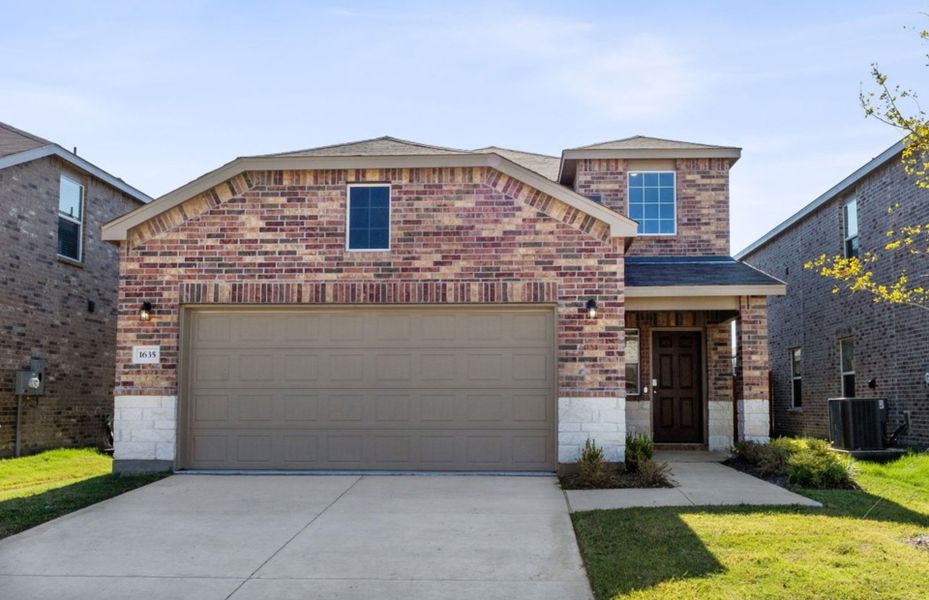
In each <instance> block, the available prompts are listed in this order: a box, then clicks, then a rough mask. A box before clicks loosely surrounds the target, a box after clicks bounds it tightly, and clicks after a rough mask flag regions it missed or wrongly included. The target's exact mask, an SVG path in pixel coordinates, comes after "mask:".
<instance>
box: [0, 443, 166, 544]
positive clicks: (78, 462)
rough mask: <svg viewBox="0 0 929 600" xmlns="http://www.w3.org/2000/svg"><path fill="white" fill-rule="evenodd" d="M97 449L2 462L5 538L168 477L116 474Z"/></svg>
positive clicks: (0, 509) (0, 533) (1, 532)
mask: <svg viewBox="0 0 929 600" xmlns="http://www.w3.org/2000/svg"><path fill="white" fill-rule="evenodd" d="M112 464H113V459H112V458H110V457H109V456H107V455H105V454H101V453H99V452H97V451H96V450H87V449H77V450H49V451H48V452H42V453H41V454H36V455H33V456H25V457H22V458H9V459H5V460H0V539H2V538H4V537H6V536H9V535H13V534H14V533H17V532H20V531H23V530H24V529H29V528H30V527H35V526H36V525H38V524H39V523H44V522H45V521H48V520H50V519H54V518H56V517H60V516H61V515H64V514H67V513H69V512H73V511H75V510H78V509H80V508H84V507H85V506H90V505H91V504H94V503H97V502H100V501H101V500H106V499H107V498H110V497H112V496H116V495H119V494H122V493H123V492H128V491H129V490H132V489H135V488H137V487H140V486H143V485H145V484H147V483H151V482H153V481H156V480H157V479H160V478H161V477H164V474H161V473H159V474H154V475H132V476H127V475H113V474H112V473H111V472H110V470H111V468H112Z"/></svg>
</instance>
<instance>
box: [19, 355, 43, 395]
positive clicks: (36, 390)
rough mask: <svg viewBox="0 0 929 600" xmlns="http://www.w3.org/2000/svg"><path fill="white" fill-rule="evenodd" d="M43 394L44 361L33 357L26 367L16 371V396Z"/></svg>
mask: <svg viewBox="0 0 929 600" xmlns="http://www.w3.org/2000/svg"><path fill="white" fill-rule="evenodd" d="M44 394H45V361H44V360H43V359H41V358H33V359H32V360H31V361H30V364H29V368H28V369H22V370H20V371H16V395H17V396H42V395H44Z"/></svg>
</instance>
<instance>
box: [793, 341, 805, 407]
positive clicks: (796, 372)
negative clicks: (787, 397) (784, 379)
mask: <svg viewBox="0 0 929 600" xmlns="http://www.w3.org/2000/svg"><path fill="white" fill-rule="evenodd" d="M790 384H791V387H790V393H791V402H792V403H791V406H793V407H794V408H800V407H802V406H803V350H802V349H800V348H791V349H790Z"/></svg>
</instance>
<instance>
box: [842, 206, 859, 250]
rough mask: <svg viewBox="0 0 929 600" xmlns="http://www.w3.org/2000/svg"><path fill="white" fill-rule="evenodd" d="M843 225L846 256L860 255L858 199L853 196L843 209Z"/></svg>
mask: <svg viewBox="0 0 929 600" xmlns="http://www.w3.org/2000/svg"><path fill="white" fill-rule="evenodd" d="M842 227H843V229H844V232H845V236H844V237H845V258H853V257H855V256H858V253H859V243H858V200H856V199H855V198H852V199H851V200H849V201H848V202H846V203H845V206H844V207H843V209H842Z"/></svg>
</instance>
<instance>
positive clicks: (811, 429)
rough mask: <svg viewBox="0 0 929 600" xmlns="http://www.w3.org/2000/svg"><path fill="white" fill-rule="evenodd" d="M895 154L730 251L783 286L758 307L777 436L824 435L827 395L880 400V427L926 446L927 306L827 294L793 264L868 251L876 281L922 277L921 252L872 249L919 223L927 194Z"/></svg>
mask: <svg viewBox="0 0 929 600" xmlns="http://www.w3.org/2000/svg"><path fill="white" fill-rule="evenodd" d="M902 150H903V143H902V142H901V143H897V144H894V145H893V146H891V147H890V148H888V149H887V150H886V151H884V152H883V153H881V154H880V155H879V156H877V157H876V158H874V159H873V160H871V161H869V162H868V163H867V164H865V165H863V166H862V167H861V168H859V169H858V170H856V171H855V172H854V173H852V174H851V175H849V176H848V177H846V178H845V179H843V180H842V181H840V182H839V183H837V184H836V185H835V186H833V187H832V188H831V189H830V190H828V191H827V192H825V193H824V194H822V195H821V196H819V197H818V198H816V199H815V200H813V201H812V202H811V203H809V204H808V205H807V206H805V207H804V208H803V209H801V210H800V211H799V212H797V213H796V214H794V215H793V216H792V217H790V218H789V219H787V220H786V221H784V222H783V223H781V224H780V225H778V226H777V227H775V228H774V229H773V230H771V231H770V232H769V233H767V234H766V235H765V236H763V237H762V238H760V239H759V240H758V241H756V242H754V243H753V244H751V245H750V246H748V247H747V248H746V249H745V250H743V251H742V252H740V253H739V254H738V257H739V258H740V259H743V260H745V262H747V263H749V264H751V265H754V266H756V267H758V268H759V269H763V270H764V271H766V272H768V273H771V274H772V275H774V276H776V277H778V278H780V279H783V280H784V281H786V282H787V284H788V293H787V295H786V296H784V297H780V298H774V299H772V300H771V303H770V306H769V312H768V316H769V321H768V328H769V333H770V337H769V340H770V357H771V358H770V360H771V368H772V370H773V374H774V375H773V379H774V429H775V431H776V432H777V433H779V434H784V435H798V434H805V435H814V436H819V437H827V436H828V433H829V415H828V405H827V400H828V399H829V398H838V397H842V396H849V397H851V396H855V397H863V398H884V399H886V400H888V401H889V402H888V432H887V433H888V434H891V433H893V432H894V431H896V430H897V429H899V428H900V427H901V426H904V425H908V430H907V431H906V432H905V433H904V434H903V435H901V436H900V438H899V442H900V443H902V444H908V445H912V446H916V447H925V446H927V445H929V384H927V379H926V377H927V373H929V312H927V311H925V310H923V309H920V308H916V307H912V306H901V305H890V304H875V303H874V302H873V301H872V299H871V298H870V297H869V296H867V295H866V294H853V295H849V294H847V293H841V294H834V293H833V289H834V287H835V285H834V283H833V282H832V281H830V280H827V279H825V278H823V277H821V276H820V275H819V274H818V273H817V272H816V271H813V270H808V269H804V267H803V265H804V263H805V262H807V261H810V260H812V259H815V258H816V257H818V256H820V255H822V254H826V255H827V256H836V255H844V256H849V255H860V254H861V253H863V252H865V251H868V250H874V251H878V252H879V253H881V254H884V255H885V257H884V258H882V259H880V261H879V262H878V263H876V264H875V265H873V269H872V270H873V271H874V273H875V276H876V277H877V278H881V279H883V280H892V279H894V278H895V277H896V276H897V275H899V274H900V273H901V272H904V271H905V272H906V273H907V274H908V276H909V277H910V279H911V281H914V282H915V281H918V280H919V279H920V278H924V277H926V276H929V269H927V265H926V258H925V256H913V255H911V254H909V253H906V252H893V253H885V252H882V249H883V247H884V245H885V244H886V242H887V238H886V232H888V231H890V230H896V229H898V228H899V227H900V226H902V225H914V224H925V223H927V222H929V190H926V189H923V188H919V187H918V186H916V184H915V182H914V181H913V180H912V178H910V177H908V176H907V175H906V173H905V171H904V169H903V166H902V165H901V163H900V153H901V152H902ZM891 208H893V210H892V211H891V210H889V209H891Z"/></svg>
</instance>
